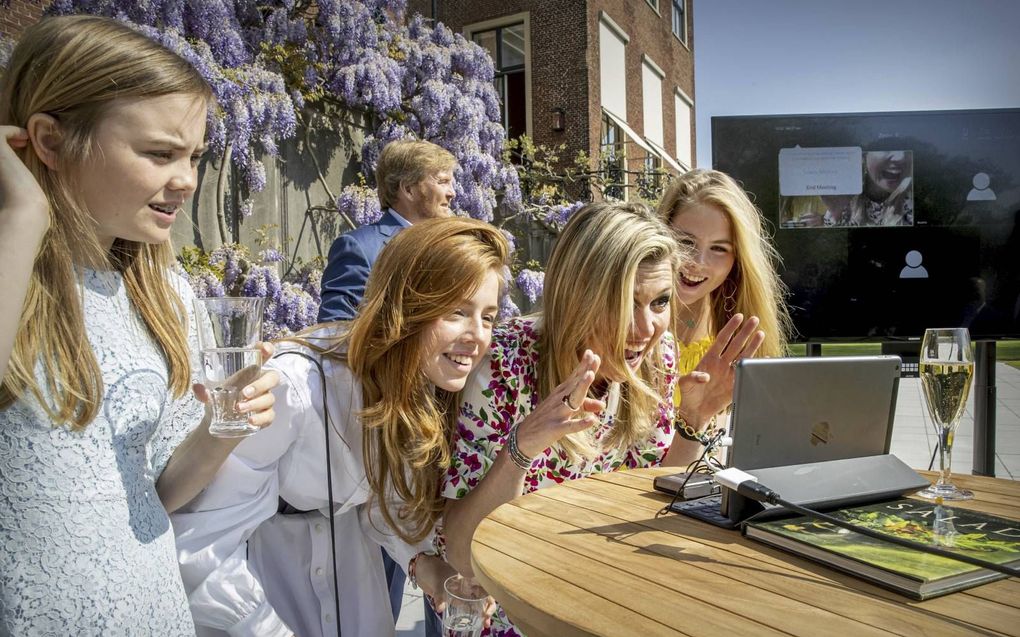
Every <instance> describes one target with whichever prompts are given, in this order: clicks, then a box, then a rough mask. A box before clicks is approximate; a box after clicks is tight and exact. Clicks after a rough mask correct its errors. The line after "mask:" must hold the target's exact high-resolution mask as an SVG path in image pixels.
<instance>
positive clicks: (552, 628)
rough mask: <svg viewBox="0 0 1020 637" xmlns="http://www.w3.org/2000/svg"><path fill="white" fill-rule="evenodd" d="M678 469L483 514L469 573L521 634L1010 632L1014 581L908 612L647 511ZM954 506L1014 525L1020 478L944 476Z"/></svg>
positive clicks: (1019, 613)
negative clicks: (950, 479)
mask: <svg viewBox="0 0 1020 637" xmlns="http://www.w3.org/2000/svg"><path fill="white" fill-rule="evenodd" d="M675 471H676V469H674V468H668V469H666V468H659V469H641V470H636V471H621V472H617V473H611V474H605V475H600V476H595V477H592V478H588V479H586V480H575V481H573V482H569V483H566V484H563V485H560V486H557V487H553V488H549V489H542V490H541V491H538V492H536V493H533V494H530V495H527V496H524V497H521V498H518V499H516V500H514V501H513V502H510V503H508V504H505V505H503V506H501V507H499V508H498V509H496V510H495V511H493V512H492V513H491V514H490V515H489V516H488V517H487V518H486V519H485V520H484V521H483V522H482V524H481V525H480V526H479V527H478V531H477V532H476V533H475V537H474V541H473V543H472V546H471V557H472V561H473V563H474V570H475V574H476V575H477V576H478V578H479V579H480V580H481V581H482V583H483V584H484V585H485V586H486V588H487V589H488V590H489V592H490V593H491V594H492V595H493V596H494V597H496V599H498V600H499V601H500V602H501V603H502V604H503V608H504V609H505V610H506V612H507V614H508V615H509V617H510V619H511V620H512V621H514V622H515V624H516V625H518V626H519V627H520V628H521V629H522V630H523V631H524V632H525V633H526V634H527V635H528V637H540V636H542V635H547V636H549V637H568V636H571V635H611V636H613V637H617V636H621V635H642V636H644V635H690V636H692V637H693V636H696V635H709V636H711V637H721V636H728V635H732V636H734V637H739V636H743V635H805V636H811V637H814V636H816V635H832V636H834V637H844V636H846V635H853V636H856V635H875V636H876V637H886V636H887V635H890V634H893V635H909V636H914V635H998V634H1007V635H1020V581H1018V580H1017V579H1014V578H1010V579H1006V580H1001V581H998V582H994V583H991V584H985V585H983V586H978V587H976V588H972V589H969V590H967V591H964V592H959V593H953V594H950V595H947V596H944V597H939V598H936V599H930V600H927V601H924V602H917V601H913V600H910V599H908V598H906V597H903V596H900V595H898V594H896V593H893V592H891V591H887V590H885V589H883V588H879V587H877V586H874V585H872V584H869V583H867V582H865V581H863V580H860V579H857V578H855V577H851V576H850V575H845V574H842V573H839V572H838V571H835V570H832V569H829V568H826V567H824V566H821V565H818V564H815V563H813V562H810V561H808V560H804V559H801V558H797V557H794V556H792V555H789V554H787V553H783V552H781V551H778V550H774V549H771V548H769V547H767V546H765V545H763V544H759V543H756V542H752V541H750V540H746V539H744V538H743V537H741V536H740V534H739V532H737V531H727V530H723V529H719V528H716V527H713V526H710V525H708V524H705V523H703V522H699V521H696V520H693V519H691V518H687V517H685V516H680V515H674V514H668V515H666V516H663V517H660V518H658V519H656V517H655V513H656V511H658V510H659V509H660V508H662V507H663V505H664V504H666V502H668V498H666V497H665V496H664V495H662V494H659V493H657V492H655V491H653V490H652V479H653V478H654V477H655V476H656V475H659V474H663V473H675ZM954 480H955V481H956V483H957V484H958V485H959V486H962V487H966V488H968V489H971V490H973V491H974V492H975V494H976V499H975V500H974V501H972V502H970V503H967V504H965V505H963V506H965V507H967V508H975V509H980V510H982V511H986V512H988V513H992V514H996V515H1001V516H1005V517H1009V518H1012V519H1020V482H1012V481H1008V480H996V479H993V478H980V477H974V476H964V475H959V476H954Z"/></svg>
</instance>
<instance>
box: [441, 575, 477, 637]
mask: <svg viewBox="0 0 1020 637" xmlns="http://www.w3.org/2000/svg"><path fill="white" fill-rule="evenodd" d="M443 588H444V590H445V591H446V609H445V610H444V611H443V637H478V636H479V635H481V634H482V626H483V623H484V621H485V603H486V600H487V599H488V593H486V592H485V589H483V588H482V587H481V586H479V585H478V583H477V582H475V581H474V580H473V579H470V578H467V577H462V576H460V575H454V576H453V577H449V578H447V580H446V582H444V583H443Z"/></svg>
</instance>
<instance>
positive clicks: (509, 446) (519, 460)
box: [506, 427, 535, 471]
mask: <svg viewBox="0 0 1020 637" xmlns="http://www.w3.org/2000/svg"><path fill="white" fill-rule="evenodd" d="M506 450H507V453H509V454H510V461H511V462H513V463H514V464H515V465H517V466H518V467H520V468H521V469H524V470H525V471H529V470H531V463H532V462H534V460H535V459H534V458H529V457H527V456H526V455H524V453H523V452H521V448H520V447H518V446H517V427H514V428H513V429H511V430H510V436H509V437H507V441H506Z"/></svg>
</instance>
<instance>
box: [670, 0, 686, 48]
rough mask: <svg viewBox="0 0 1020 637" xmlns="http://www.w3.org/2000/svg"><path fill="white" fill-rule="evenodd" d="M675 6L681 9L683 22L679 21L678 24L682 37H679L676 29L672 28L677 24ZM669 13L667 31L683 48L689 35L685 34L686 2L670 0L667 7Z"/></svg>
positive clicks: (683, 0)
mask: <svg viewBox="0 0 1020 637" xmlns="http://www.w3.org/2000/svg"><path fill="white" fill-rule="evenodd" d="M677 4H679V5H680V6H681V7H682V13H683V20H681V21H680V24H681V25H682V27H683V37H681V36H680V34H678V33H677V32H676V29H674V27H675V26H676V24H677V19H676V5H677ZM669 11H670V25H669V30H670V31H672V32H673V37H675V38H676V39H677V40H680V43H681V44H683V45H684V46H687V41H688V40H689V35H688V33H687V0H672V2H671V3H670V5H669Z"/></svg>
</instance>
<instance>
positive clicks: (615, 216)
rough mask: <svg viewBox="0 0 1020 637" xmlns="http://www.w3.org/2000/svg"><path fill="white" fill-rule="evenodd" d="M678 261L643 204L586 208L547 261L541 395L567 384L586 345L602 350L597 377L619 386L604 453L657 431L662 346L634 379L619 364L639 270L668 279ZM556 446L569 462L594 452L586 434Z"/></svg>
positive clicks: (565, 230)
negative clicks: (658, 269) (661, 268)
mask: <svg viewBox="0 0 1020 637" xmlns="http://www.w3.org/2000/svg"><path fill="white" fill-rule="evenodd" d="M680 258H681V256H680V251H679V247H678V246H677V244H676V241H675V240H674V238H673V235H672V233H671V232H670V230H669V228H668V227H667V226H666V225H665V224H664V223H662V222H661V221H660V220H659V219H657V218H656V217H655V215H654V214H653V213H652V212H651V210H649V209H648V207H647V206H645V205H644V204H640V203H593V204H588V205H587V206H585V207H584V208H581V209H580V210H578V211H577V212H576V213H575V214H574V216H573V217H571V219H570V221H569V222H568V223H567V225H566V227H564V228H563V232H562V233H561V234H560V237H559V239H558V240H557V242H556V246H555V247H554V249H553V253H552V256H551V257H550V259H549V265H548V267H547V269H546V273H545V290H544V292H543V295H542V312H541V326H540V329H539V336H538V342H537V344H536V346H537V349H538V378H539V391H540V392H541V394H540V395H542V396H548V395H550V394H551V393H552V391H553V389H555V388H556V386H557V385H559V384H560V383H562V382H563V381H564V380H566V379H567V377H569V376H570V374H571V372H573V370H574V368H575V367H577V364H578V362H580V357H581V355H582V354H583V352H584V350H585V349H586V348H589V347H591V345H592V343H593V342H597V343H602V344H605V345H604V346H605V347H608V348H609V351H605V352H603V353H602V354H603V358H602V370H603V371H608V372H609V374H610V375H612V376H614V377H623V378H625V379H626V381H625V382H623V383H621V394H620V399H621V400H620V407H619V409H618V410H617V413H616V416H615V417H614V420H613V429H612V432H611V433H610V434H609V436H608V437H607V438H606V440H605V441H604V442H603V445H604V446H605V447H608V448H613V447H615V448H620V449H623V448H627V447H629V446H631V445H632V444H634V443H635V442H637V441H639V440H642V439H644V438H647V437H648V435H649V433H650V432H651V430H652V429H653V428H654V427H655V425H656V422H655V419H654V416H655V415H656V414H657V413H658V410H657V409H656V407H657V405H658V403H659V402H660V401H662V399H663V392H664V387H663V386H662V383H663V382H664V378H663V374H662V370H661V369H660V368H659V365H660V364H661V361H662V351H661V343H660V344H657V345H656V346H655V349H654V351H653V352H652V355H651V356H646V357H645V359H644V361H643V362H642V363H641V367H640V369H639V370H638V371H637V373H635V372H634V371H633V370H632V369H631V368H630V366H628V365H627V364H626V362H625V360H624V350H625V349H626V347H627V339H628V336H629V333H630V328H631V324H632V323H633V320H634V282H635V278H636V276H637V273H638V268H641V267H643V266H645V267H647V266H650V265H655V264H658V263H661V262H663V261H668V262H669V263H670V266H671V268H672V270H673V271H675V270H676V268H677V267H678V265H679V260H680ZM671 305H672V304H671ZM560 446H561V447H562V449H563V450H564V451H565V452H566V454H567V456H568V458H569V459H570V460H571V461H574V462H576V461H578V460H581V459H585V460H589V459H592V458H594V457H595V456H597V455H598V454H599V452H600V449H599V448H598V446H597V445H596V444H595V441H594V439H593V438H592V434H591V432H590V431H583V432H580V433H576V434H571V435H568V436H566V437H564V438H563V439H562V440H561V441H560Z"/></svg>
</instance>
